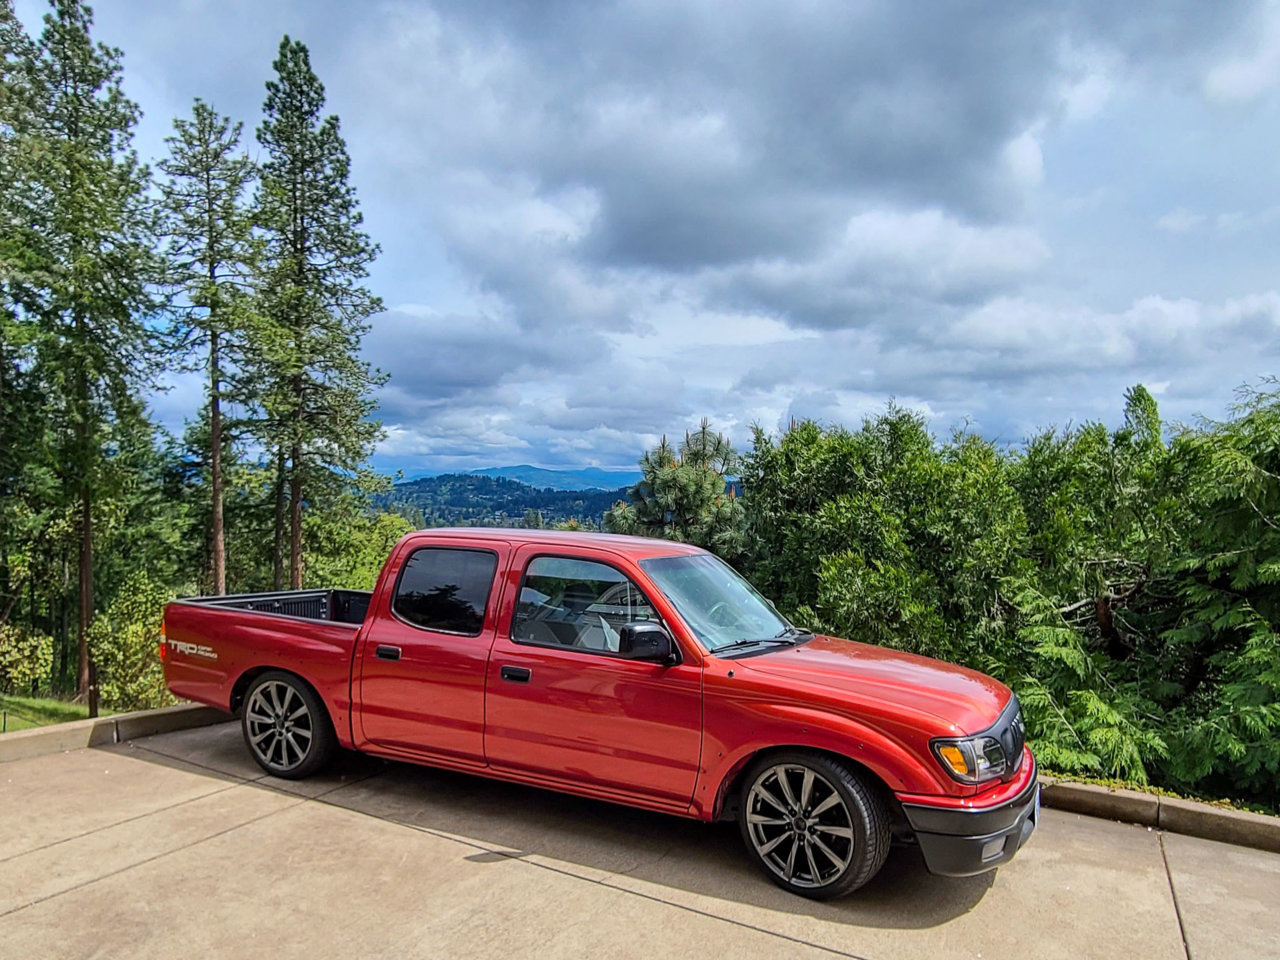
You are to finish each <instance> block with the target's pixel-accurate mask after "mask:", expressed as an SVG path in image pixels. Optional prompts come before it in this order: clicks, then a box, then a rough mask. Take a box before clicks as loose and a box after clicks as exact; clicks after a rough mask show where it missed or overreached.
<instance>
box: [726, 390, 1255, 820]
mask: <svg viewBox="0 0 1280 960" xmlns="http://www.w3.org/2000/svg"><path fill="white" fill-rule="evenodd" d="M1171 436H1172V439H1171V441H1169V442H1166V435H1165V431H1164V427H1163V425H1162V424H1161V422H1160V417H1159V411H1158V409H1157V407H1156V403H1155V401H1154V399H1153V398H1152V397H1151V395H1150V394H1149V393H1148V392H1147V391H1146V390H1145V389H1143V388H1142V387H1135V388H1134V389H1133V390H1131V391H1130V392H1129V393H1128V395H1127V396H1126V407H1125V419H1124V424H1123V426H1122V427H1120V428H1119V429H1118V430H1115V431H1108V430H1107V429H1106V428H1105V427H1103V426H1102V425H1100V424H1086V425H1084V426H1081V427H1076V428H1072V429H1068V430H1064V431H1046V432H1044V433H1041V434H1038V435H1036V436H1034V437H1032V438H1031V439H1030V440H1029V441H1028V442H1027V443H1026V445H1025V446H1024V447H1022V448H1021V449H1004V450H1002V449H999V448H997V447H995V446H994V445H993V444H991V443H989V442H987V441H984V440H982V439H980V438H978V437H974V436H972V435H968V434H964V433H961V434H957V435H956V436H954V437H952V438H951V439H950V440H948V441H947V442H944V443H939V442H937V441H936V440H935V439H934V438H933V437H932V436H931V435H930V434H929V432H928V430H927V429H926V426H925V423H924V421H923V419H922V418H921V417H919V416H917V415H915V414H913V413H911V412H909V411H905V410H902V409H900V408H898V407H895V406H892V405H891V406H890V407H889V408H888V409H887V410H886V411H885V412H884V413H882V414H880V415H878V416H876V417H872V418H869V419H868V420H866V421H865V422H864V423H863V425H862V427H861V428H860V429H859V430H856V431H849V430H845V429H843V428H840V427H832V428H823V427H821V426H819V425H817V424H815V423H812V422H803V423H798V424H795V425H793V426H792V427H791V429H789V430H787V431H786V432H785V433H783V434H782V435H781V436H780V437H776V438H775V437H771V436H768V435H767V434H765V433H764V432H763V431H757V433H756V436H755V441H754V445H753V450H752V452H751V453H750V454H748V455H747V456H746V457H745V460H744V467H743V470H742V479H743V483H744V487H745V490H746V494H745V497H744V503H745V507H746V517H747V523H748V530H749V533H750V539H749V543H750V544H751V551H750V553H749V555H748V556H747V557H745V558H744V566H745V567H746V568H747V569H748V571H749V573H750V575H751V576H752V578H753V579H754V580H755V582H756V584H757V585H758V586H759V587H760V589H761V590H763V591H764V592H765V593H766V594H767V595H769V596H772V597H773V598H775V599H776V600H777V601H779V603H780V605H781V606H782V607H783V608H784V609H785V610H787V611H788V612H791V613H793V614H795V616H796V617H797V618H798V619H801V620H803V621H805V622H807V623H809V624H810V625H812V626H814V627H817V628H820V629H823V630H826V631H829V632H832V633H835V634H840V635H844V636H848V637H851V638H853V639H858V640H864V641H867V642H871V643H880V644H886V645H891V646H896V647H900V648H903V649H907V650H911V651H913V652H916V653H922V654H926V655H930V656H935V657H939V658H942V659H947V660H953V661H956V662H960V663H964V664H968V665H970V666H973V667H975V668H978V669H982V670H985V671H987V672H989V673H992V674H994V675H995V676H997V677H1000V678H1001V679H1003V680H1005V681H1006V682H1007V683H1009V684H1010V685H1011V686H1012V687H1013V688H1014V689H1015V691H1016V692H1017V693H1018V695H1019V697H1020V699H1021V701H1022V703H1023V707H1024V709H1025V712H1026V715H1027V721H1028V728H1029V732H1030V735H1031V737H1032V739H1033V740H1034V743H1035V746H1036V748H1037V750H1038V751H1039V755H1040V757H1041V760H1042V761H1043V762H1044V763H1045V764H1046V765H1048V766H1051V767H1053V768H1055V769H1059V770H1063V771H1066V772H1072V773H1084V774H1095V775H1101V776H1108V777H1120V778H1124V779H1128V780H1132V781H1136V782H1143V783H1145V782H1148V781H1154V782H1157V783H1160V784H1163V785H1166V786H1169V787H1172V788H1176V789H1181V790H1185V791H1194V792H1202V793H1210V794H1215V795H1221V794H1224V793H1230V794H1233V795H1235V796H1238V797H1244V798H1254V799H1258V798H1265V797H1267V796H1274V795H1275V793H1276V791H1277V789H1278V788H1280V736H1278V734H1280V642H1278V638H1277V630H1278V629H1280V592H1278V590H1277V586H1276V585H1277V583H1280V526H1278V525H1277V519H1276V518H1277V517H1280V393H1277V392H1275V390H1274V388H1272V389H1271V391H1270V392H1267V391H1261V392H1259V391H1252V392H1247V393H1246V394H1245V395H1244V396H1243V397H1242V401H1241V403H1240V405H1239V406H1238V408H1237V409H1236V410H1235V413H1234V415H1233V417H1232V418H1230V419H1228V420H1226V421H1224V422H1221V423H1211V422H1205V423H1201V424H1199V425H1197V426H1196V427H1195V428H1182V429H1179V430H1177V431H1174V432H1173V433H1172V435H1171Z"/></svg>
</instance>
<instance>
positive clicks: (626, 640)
mask: <svg viewBox="0 0 1280 960" xmlns="http://www.w3.org/2000/svg"><path fill="white" fill-rule="evenodd" d="M618 656H620V657H622V658H623V659H624V660H645V661H649V662H652V663H675V662H676V658H675V644H674V643H673V642H672V641H671V634H669V633H667V628H666V627H664V626H663V625H662V624H660V623H658V621H656V620H637V621H635V622H634V623H627V624H623V626H622V629H620V630H619V631H618Z"/></svg>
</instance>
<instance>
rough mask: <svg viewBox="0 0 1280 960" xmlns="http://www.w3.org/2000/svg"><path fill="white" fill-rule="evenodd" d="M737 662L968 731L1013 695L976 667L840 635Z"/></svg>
mask: <svg viewBox="0 0 1280 960" xmlns="http://www.w3.org/2000/svg"><path fill="white" fill-rule="evenodd" d="M734 666H735V669H736V668H737V667H739V666H741V667H746V668H747V669H748V670H750V671H751V672H752V673H760V674H765V675H768V676H770V677H776V678H778V679H780V680H794V681H796V682H803V683H812V684H817V685H819V686H823V687H827V688H830V689H833V690H836V691H840V692H846V693H848V694H849V695H850V696H851V697H852V698H855V699H859V700H865V699H874V700H878V701H881V702H884V703H891V704H897V705H899V706H901V707H903V708H904V709H906V710H914V711H919V712H923V713H928V714H932V715H933V716H935V717H937V718H938V719H940V720H942V721H943V722H944V723H945V724H950V725H953V726H954V727H955V728H957V729H956V732H958V733H962V734H971V733H978V732H980V731H982V730H985V729H987V728H988V727H990V726H991V725H992V724H993V723H995V722H996V720H997V718H999V716H1000V712H1001V711H1002V710H1003V709H1004V707H1005V705H1006V704H1007V703H1008V702H1009V697H1010V696H1012V693H1011V691H1010V690H1009V688H1008V687H1006V686H1005V685H1004V684H1003V683H1000V682H999V681H998V680H993V679H992V678H991V677H988V676H986V675H985V674H982V673H978V672H977V671H976V670H969V669H967V668H965V667H958V666H955V665H954V664H950V663H943V662H942V661H941V660H934V659H931V658H930V657H920V656H916V655H915V654H913V653H902V652H901V651H898V650H890V649H888V648H886V647H877V646H872V645H871V644H867V643H856V642H854V641H852V640H841V639H839V638H838V637H824V636H816V637H814V638H813V639H812V640H810V641H809V642H808V643H802V644H800V645H799V646H796V647H788V648H786V649H784V650H775V651H773V652H771V653H765V654H760V655H759V656H754V657H749V658H744V659H739V660H736V661H735V662H734Z"/></svg>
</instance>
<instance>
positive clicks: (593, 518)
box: [375, 473, 625, 528]
mask: <svg viewBox="0 0 1280 960" xmlns="http://www.w3.org/2000/svg"><path fill="white" fill-rule="evenodd" d="M624 493H625V491H623V490H609V491H601V490H551V489H546V488H544V489H538V488H537V487H531V486H530V485H529V484H527V483H521V482H520V481H518V480H508V479H507V478H505V477H490V476H485V475H483V474H478V473H446V474H441V475H440V476H438V477H422V478H420V479H418V480H411V481H409V482H407V483H397V484H396V485H395V486H394V487H392V488H391V490H389V491H388V492H386V493H382V494H379V495H378V496H377V497H376V498H375V502H376V503H377V505H378V506H380V507H385V508H386V509H390V510H395V511H396V512H397V513H399V514H401V515H403V516H404V517H406V518H408V520H409V522H410V523H412V524H413V526H415V527H439V526H455V525H461V526H480V527H508V526H525V525H527V524H532V525H534V526H541V525H543V524H546V525H547V526H552V525H555V524H566V523H570V522H575V521H576V522H577V523H578V525H579V526H582V527H585V528H598V527H599V526H600V521H601V519H602V518H603V517H604V513H605V511H606V510H608V509H609V508H610V507H612V506H613V505H614V503H616V502H617V501H618V500H621V499H622V498H623V496H624Z"/></svg>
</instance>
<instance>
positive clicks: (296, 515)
mask: <svg viewBox="0 0 1280 960" xmlns="http://www.w3.org/2000/svg"><path fill="white" fill-rule="evenodd" d="M301 461H302V445H301V444H298V443H295V444H294V445H293V449H292V450H291V451H290V453H289V462H290V471H289V589H291V590H301V589H302V462H301Z"/></svg>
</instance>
